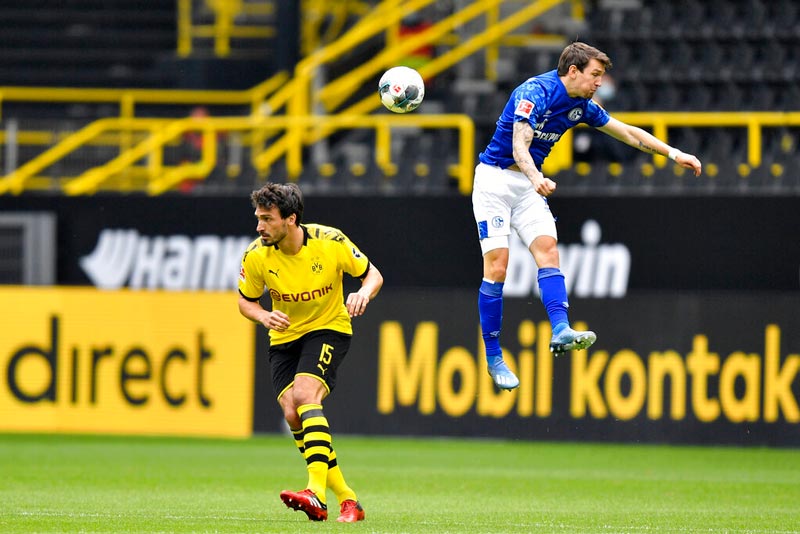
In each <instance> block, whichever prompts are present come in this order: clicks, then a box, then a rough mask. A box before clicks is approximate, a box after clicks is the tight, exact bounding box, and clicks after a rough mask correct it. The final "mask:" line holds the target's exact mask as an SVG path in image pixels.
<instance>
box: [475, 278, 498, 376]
mask: <svg viewBox="0 0 800 534" xmlns="http://www.w3.org/2000/svg"><path fill="white" fill-rule="evenodd" d="M478 314H479V315H480V318H481V332H482V333H483V344H484V345H485V346H486V361H487V362H489V365H492V363H494V362H495V361H496V360H497V358H500V359H502V358H503V350H502V349H501V348H500V326H501V324H502V322H503V282H490V281H488V280H485V279H484V281H483V282H482V283H481V288H480V290H479V291H478Z"/></svg>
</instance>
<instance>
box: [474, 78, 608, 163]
mask: <svg viewBox="0 0 800 534" xmlns="http://www.w3.org/2000/svg"><path fill="white" fill-rule="evenodd" d="M608 119H609V116H608V113H607V112H606V110H604V109H603V108H602V107H600V105H599V104H597V103H595V102H594V101H592V100H591V99H590V98H570V96H569V95H568V94H567V89H566V88H565V87H564V83H563V82H562V81H561V80H560V79H559V77H558V74H557V73H556V71H555V70H552V71H550V72H545V73H544V74H540V75H538V76H534V77H533V78H529V79H527V80H525V81H524V82H523V83H522V84H521V85H520V86H519V87H517V88H516V89H514V91H513V92H512V93H511V97H510V98H509V99H508V102H507V103H506V107H505V108H503V112H502V113H501V114H500V118H499V119H497V128H496V129H495V131H494V135H493V136H492V140H491V141H490V142H489V146H487V147H486V150H484V151H483V152H481V153H480V154H479V155H478V159H479V160H480V161H481V162H483V163H486V164H487V165H494V166H496V167H500V168H502V169H505V168H507V167H510V166H511V165H513V164H515V163H516V162H515V161H514V155H513V151H512V142H511V137H512V131H513V128H514V122H516V121H523V120H524V121H528V124H530V125H531V128H533V141H532V142H531V147H530V153H531V156H532V157H533V161H534V163H535V164H536V166H537V167H538V168H539V169H541V168H542V163H543V162H544V158H546V157H547V155H548V154H549V153H550V149H552V148H553V145H554V144H555V143H556V141H558V140H559V139H561V136H562V135H563V134H564V132H566V131H567V130H569V129H570V128H572V127H573V126H575V125H576V124H578V123H581V122H583V123H586V124H588V125H589V126H593V127H595V128H598V127H600V126H604V125H605V124H606V123H607V122H608Z"/></svg>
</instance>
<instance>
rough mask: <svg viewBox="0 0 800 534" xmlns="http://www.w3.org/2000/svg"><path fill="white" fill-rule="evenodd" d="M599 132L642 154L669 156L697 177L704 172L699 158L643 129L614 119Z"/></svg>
mask: <svg viewBox="0 0 800 534" xmlns="http://www.w3.org/2000/svg"><path fill="white" fill-rule="evenodd" d="M598 130H600V131H601V132H603V133H604V134H607V135H610V136H611V137H613V138H614V139H617V140H618V141H622V142H623V143H625V144H626V145H630V146H632V147H634V148H638V149H639V150H641V151H642V152H647V153H648V154H660V155H662V156H667V157H669V158H670V159H673V160H675V163H677V164H678V165H680V166H681V167H685V168H687V169H692V170H693V171H694V175H695V176H699V175H700V173H701V172H703V166H702V164H701V163H700V160H699V159H697V157H695V156H693V155H692V154H686V153H684V152H681V151H680V150H677V149H675V148H672V147H671V146H669V145H668V144H666V143H665V142H663V141H661V140H660V139H658V138H657V137H655V136H654V135H652V134H650V133H648V132H646V131H644V130H642V129H641V128H637V127H636V126H631V125H630V124H625V123H624V122H621V121H618V120H617V119H615V118H613V117H612V118H611V119H609V121H608V122H607V123H606V125H605V126H601V127H600V128H598Z"/></svg>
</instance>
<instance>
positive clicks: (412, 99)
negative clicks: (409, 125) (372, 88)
mask: <svg viewBox="0 0 800 534" xmlns="http://www.w3.org/2000/svg"><path fill="white" fill-rule="evenodd" d="M378 95H379V96H380V97H381V103H382V104H383V105H384V106H385V107H386V109H388V110H389V111H393V112H395V113H408V112H409V111H414V110H415V109H417V108H418V107H419V105H420V104H422V99H423V98H425V82H424V81H422V76H420V75H419V72H417V71H415V70H414V69H412V68H410V67H392V68H391V69H389V70H387V71H386V72H384V73H383V76H381V80H380V81H379V82H378Z"/></svg>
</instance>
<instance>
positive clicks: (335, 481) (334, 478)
mask: <svg viewBox="0 0 800 534" xmlns="http://www.w3.org/2000/svg"><path fill="white" fill-rule="evenodd" d="M291 431H292V436H293V437H294V444H295V446H296V447H297V450H299V451H300V455H301V456H302V457H303V458H305V456H306V455H305V450H306V448H305V443H304V442H303V429H302V428H300V429H299V430H295V429H291ZM326 485H327V486H328V487H329V488H330V489H331V491H333V493H334V494H335V495H336V500H338V501H339V504H341V503H342V502H344V501H346V500H348V499H350V500H353V501H357V500H358V497H356V492H354V491H353V489H352V488H351V487H350V486H348V485H347V482H346V481H345V480H344V475H342V470H341V468H340V467H339V463H338V462H337V461H336V451H335V450H333V448H331V453H330V455H329V456H328V478H327V479H326Z"/></svg>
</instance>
